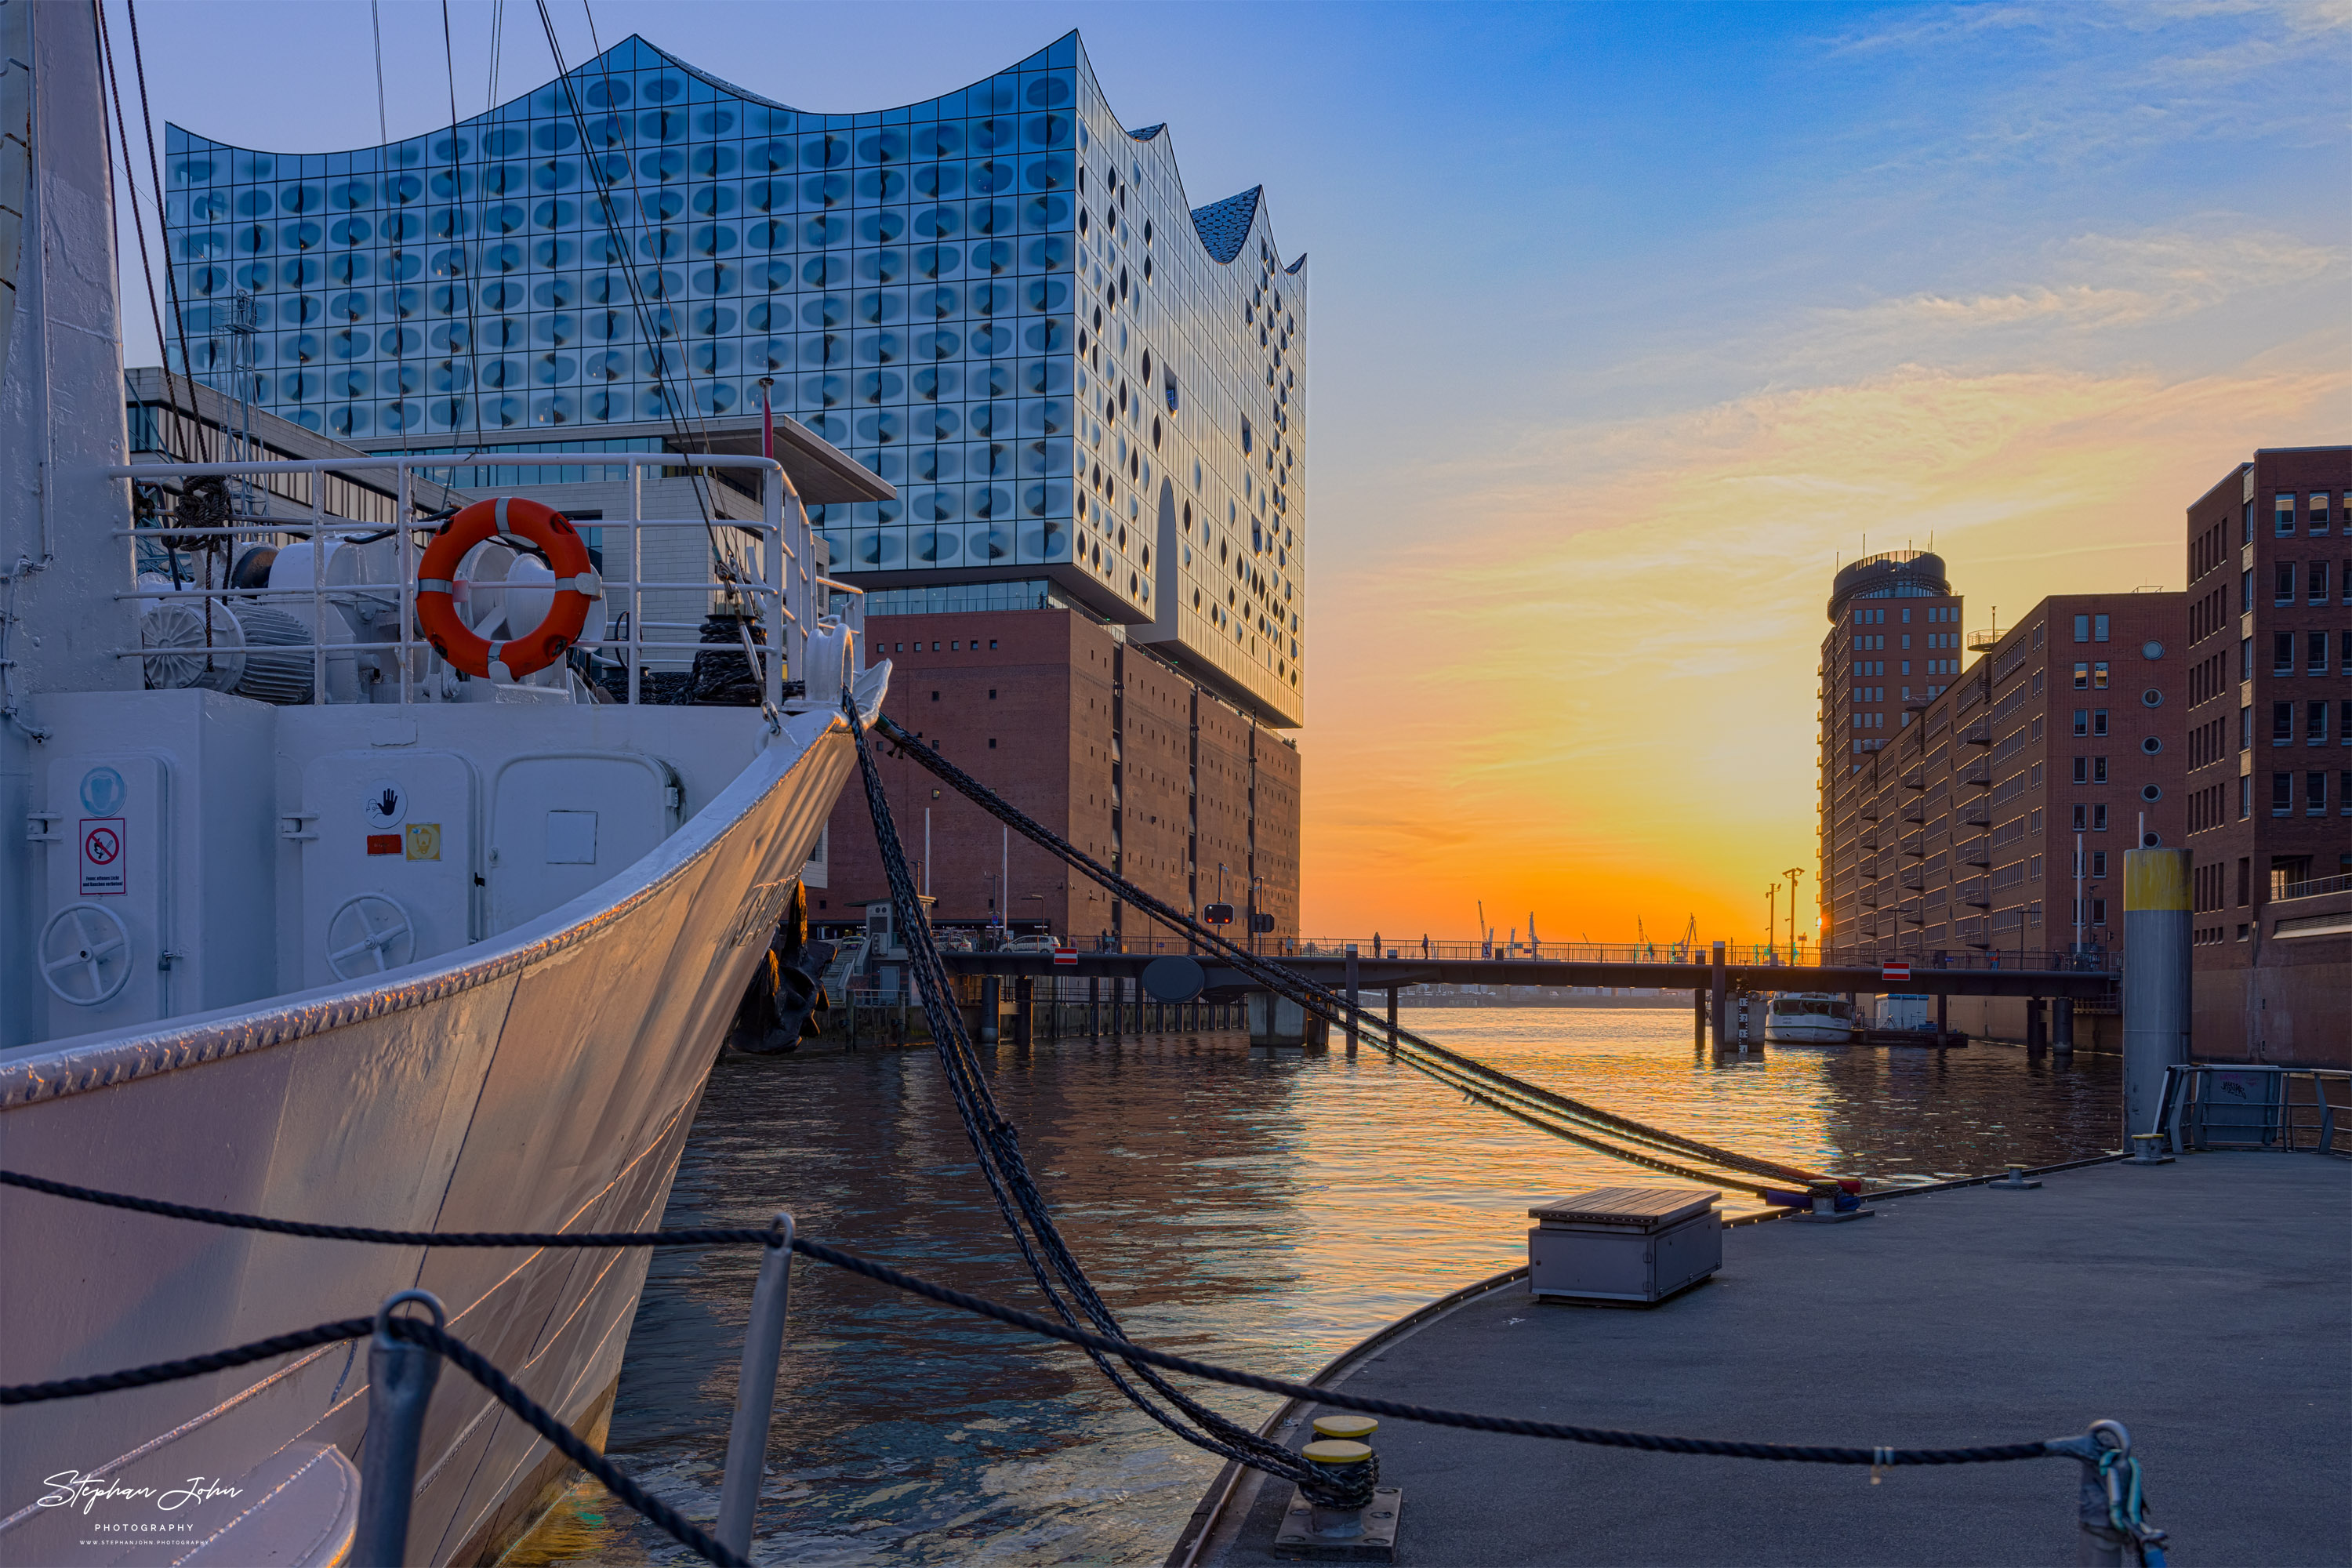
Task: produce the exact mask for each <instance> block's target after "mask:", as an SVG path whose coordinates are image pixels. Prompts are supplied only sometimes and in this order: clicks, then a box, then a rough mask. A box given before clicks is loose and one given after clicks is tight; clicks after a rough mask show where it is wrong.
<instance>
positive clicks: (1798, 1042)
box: [1764, 991, 1853, 1046]
mask: <svg viewBox="0 0 2352 1568" xmlns="http://www.w3.org/2000/svg"><path fill="white" fill-rule="evenodd" d="M1764 1038H1765V1041H1766V1043H1767V1044H1769V1045H1775V1046H1845V1045H1852V1044H1853V1003H1851V1002H1849V1001H1847V1000H1846V999H1845V998H1844V997H1843V996H1839V995H1832V994H1830V993H1829V992H1826V991H1784V992H1781V993H1780V994H1778V995H1775V996H1774V997H1772V999H1771V1000H1770V1001H1769V1003H1768V1004H1766V1005H1765V1009H1764Z"/></svg>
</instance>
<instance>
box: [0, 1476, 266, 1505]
mask: <svg viewBox="0 0 2352 1568" xmlns="http://www.w3.org/2000/svg"><path fill="white" fill-rule="evenodd" d="M41 1484H42V1485H43V1486H45V1487H47V1488H48V1490H47V1491H45V1492H43V1493H42V1494H41V1496H40V1498H39V1500H37V1504H36V1506H37V1507H40V1508H70V1509H72V1510H74V1511H75V1512H77V1513H82V1514H87V1513H89V1511H90V1510H92V1509H93V1508H96V1507H97V1506H98V1505H99V1504H100V1503H101V1502H140V1501H152V1502H153V1503H154V1505H155V1506H156V1508H157V1509H159V1510H162V1511H163V1512H164V1513H170V1512H172V1511H173V1510H175V1509H182V1508H185V1507H187V1506H188V1505H189V1504H190V1503H199V1502H210V1501H212V1500H214V1499H215V1498H225V1497H229V1498H233V1497H237V1496H240V1495H242V1493H243V1492H244V1488H242V1487H225V1486H223V1485H221V1484H220V1481H219V1480H218V1479H213V1480H209V1481H207V1480H206V1479H205V1478H204V1477H202V1476H190V1477H189V1478H188V1482H187V1485H185V1486H181V1487H164V1488H157V1487H126V1486H124V1485H123V1484H122V1483H121V1482H120V1481H116V1480H111V1479H107V1478H104V1477H100V1476H85V1475H83V1474H82V1473H81V1472H80V1471H79V1470H59V1471H58V1473H57V1474H56V1475H54V1476H50V1477H47V1479H44V1480H43V1481H42V1482H41Z"/></svg>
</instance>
